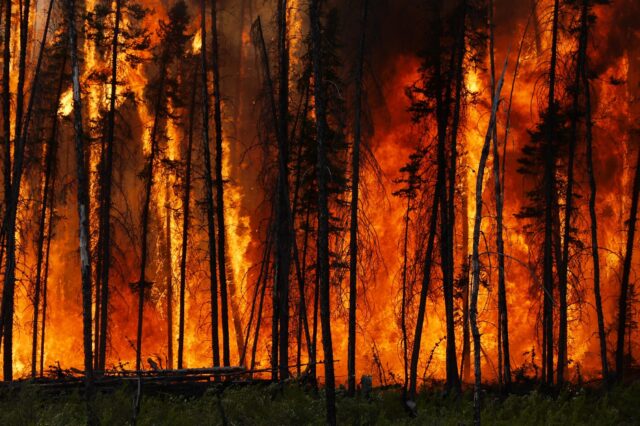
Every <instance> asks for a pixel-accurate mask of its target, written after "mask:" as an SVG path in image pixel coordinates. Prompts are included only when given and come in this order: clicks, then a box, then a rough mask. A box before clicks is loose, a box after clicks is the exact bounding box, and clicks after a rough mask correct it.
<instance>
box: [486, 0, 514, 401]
mask: <svg viewBox="0 0 640 426" xmlns="http://www.w3.org/2000/svg"><path fill="white" fill-rule="evenodd" d="M493 8H494V4H493V0H491V1H490V4H489V44H490V46H489V55H490V62H491V93H492V96H493V95H494V94H495V38H494V19H493V17H494V10H493ZM492 139H493V144H492V145H493V188H494V197H495V202H496V248H497V250H498V353H499V355H500V356H499V358H500V359H499V363H500V364H499V365H498V371H499V372H500V374H499V376H500V380H499V382H500V384H503V385H504V386H505V388H506V389H507V390H508V389H509V386H510V385H511V360H510V355H509V317H508V311H507V289H506V283H505V268H504V239H503V235H502V231H503V206H504V193H503V187H502V177H501V176H500V174H501V173H500V168H501V163H500V151H499V150H498V126H497V124H496V125H494V126H493V132H492ZM505 144H506V141H505Z"/></svg>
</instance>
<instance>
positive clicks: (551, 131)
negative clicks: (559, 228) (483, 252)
mask: <svg viewBox="0 0 640 426" xmlns="http://www.w3.org/2000/svg"><path fill="white" fill-rule="evenodd" d="M559 9H560V4H559V0H555V1H554V7H553V24H552V41H551V62H550V71H549V101H548V111H547V113H548V117H547V118H546V119H547V123H546V127H547V128H546V140H545V144H544V154H543V155H544V157H545V161H544V180H543V186H544V207H545V208H544V254H543V268H544V277H543V285H544V295H543V300H544V301H543V305H544V306H543V316H544V319H543V321H544V330H545V332H544V334H545V336H546V337H545V342H546V348H545V355H546V359H545V360H544V363H545V370H546V377H545V378H544V382H545V384H546V385H548V386H551V385H553V378H554V377H553V376H554V375H553V346H554V345H553V343H554V342H553V287H554V285H553V284H554V276H553V218H554V212H553V210H554V205H555V203H554V199H555V196H556V178H555V168H556V167H555V157H556V150H555V147H554V140H555V126H556V99H555V85H556V63H557V52H558V16H559V12H560V10H559Z"/></svg>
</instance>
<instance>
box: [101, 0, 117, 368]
mask: <svg viewBox="0 0 640 426" xmlns="http://www.w3.org/2000/svg"><path fill="white" fill-rule="evenodd" d="M121 7H122V0H116V9H115V17H114V20H115V22H114V29H113V39H112V43H111V84H110V95H109V112H108V116H107V139H106V146H105V153H104V163H103V165H102V167H103V169H102V179H101V185H100V189H101V192H102V194H101V205H100V207H101V210H100V237H101V241H100V242H101V244H100V245H99V247H98V250H99V258H100V265H101V268H100V271H99V274H100V276H99V278H98V279H99V281H100V289H101V294H100V306H99V308H100V334H99V342H98V344H97V347H98V368H99V369H101V370H104V368H105V361H106V356H107V332H108V330H109V326H108V321H109V270H110V267H111V204H112V202H111V197H112V196H111V187H112V178H113V177H112V176H113V144H114V139H115V114H116V97H117V84H118V48H119V47H118V37H119V34H120V21H121V19H122V16H121Z"/></svg>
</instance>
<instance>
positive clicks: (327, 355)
mask: <svg viewBox="0 0 640 426" xmlns="http://www.w3.org/2000/svg"><path fill="white" fill-rule="evenodd" d="M309 17H310V25H311V44H312V52H311V56H312V61H313V80H314V82H315V84H314V91H315V112H316V131H317V139H318V159H317V164H316V173H317V179H318V243H317V244H318V246H317V249H318V275H319V279H320V280H319V284H320V310H321V314H320V322H321V323H322V346H323V349H324V362H325V364H324V369H325V393H326V404H327V424H330V425H335V424H336V396H335V376H334V368H333V343H332V340H331V291H330V286H329V284H330V271H329V200H328V188H327V184H328V180H329V179H328V176H327V174H328V163H327V146H326V144H327V133H328V129H327V109H326V103H325V102H326V92H325V81H324V74H323V72H324V71H323V64H322V34H321V29H320V2H319V0H311V3H310V5H309Z"/></svg>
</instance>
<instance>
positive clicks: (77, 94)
mask: <svg viewBox="0 0 640 426" xmlns="http://www.w3.org/2000/svg"><path fill="white" fill-rule="evenodd" d="M75 7H76V4H75V0H66V9H67V10H66V12H67V23H68V25H69V28H68V36H69V50H70V52H71V81H72V84H73V112H74V117H73V127H74V131H75V132H74V134H75V151H76V173H77V179H78V182H77V185H78V222H79V228H80V239H79V240H80V266H81V274H82V325H83V327H82V328H83V347H84V370H85V379H86V386H87V388H88V390H90V389H91V383H92V380H93V363H92V360H93V355H92V347H91V343H92V342H91V254H90V242H89V229H90V227H89V214H88V213H89V176H88V171H87V169H86V161H85V141H84V131H83V125H82V98H81V93H82V92H81V88H80V64H79V58H78V44H77V40H78V38H77V37H78V36H77V31H76V11H75ZM89 393H90V392H88V394H89ZM90 414H91V413H90Z"/></svg>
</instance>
